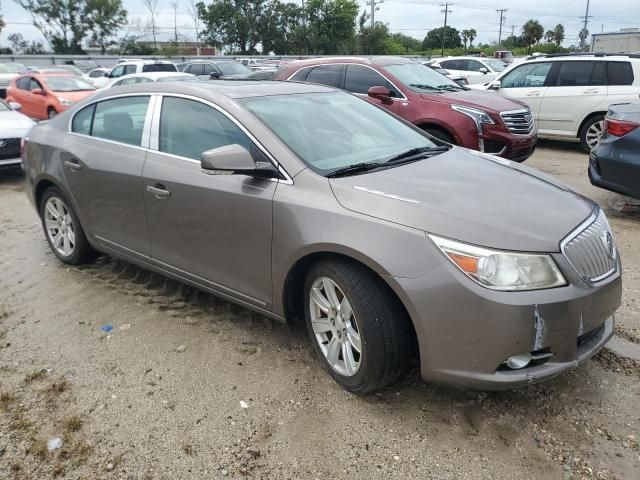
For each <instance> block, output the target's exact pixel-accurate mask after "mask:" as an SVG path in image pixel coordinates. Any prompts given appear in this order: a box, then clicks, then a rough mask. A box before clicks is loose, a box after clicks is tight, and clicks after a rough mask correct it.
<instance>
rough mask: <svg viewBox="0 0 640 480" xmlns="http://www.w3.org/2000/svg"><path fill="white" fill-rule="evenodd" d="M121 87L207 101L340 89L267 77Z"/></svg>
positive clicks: (103, 94) (125, 91)
mask: <svg viewBox="0 0 640 480" xmlns="http://www.w3.org/2000/svg"><path fill="white" fill-rule="evenodd" d="M118 88H119V94H122V95H125V94H131V93H151V94H153V93H159V94H162V93H166V94H171V93H177V94H183V95H193V96H196V97H200V98H203V99H205V100H207V99H208V100H215V99H216V98H217V97H219V96H224V97H227V98H230V99H240V98H248V97H266V96H273V95H291V94H302V93H321V92H335V91H339V90H338V89H336V88H332V87H326V86H324V85H315V84H310V83H303V82H278V81H268V80H256V81H252V80H209V81H206V82H159V83H139V84H134V85H124V86H121V87H118ZM107 90H108V89H107ZM107 96H108V97H112V96H114V93H113V91H110V92H107V91H101V92H99V93H98V94H96V95H95V96H94V97H92V98H93V99H94V100H100V98H102V97H107Z"/></svg>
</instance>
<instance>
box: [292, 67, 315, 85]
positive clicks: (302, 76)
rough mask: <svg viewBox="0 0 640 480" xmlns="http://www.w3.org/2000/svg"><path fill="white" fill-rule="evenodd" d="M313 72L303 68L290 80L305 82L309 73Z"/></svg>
mask: <svg viewBox="0 0 640 480" xmlns="http://www.w3.org/2000/svg"><path fill="white" fill-rule="evenodd" d="M310 71H311V69H310V68H302V69H300V70H298V71H297V72H296V74H295V75H294V76H293V77H291V78H290V79H289V80H296V81H298V82H304V80H305V78H307V75H308V74H309V72H310Z"/></svg>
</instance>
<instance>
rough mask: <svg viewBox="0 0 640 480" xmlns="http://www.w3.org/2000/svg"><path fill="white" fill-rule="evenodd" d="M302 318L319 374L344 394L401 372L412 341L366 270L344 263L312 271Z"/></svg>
mask: <svg viewBox="0 0 640 480" xmlns="http://www.w3.org/2000/svg"><path fill="white" fill-rule="evenodd" d="M304 292H305V299H306V300H305V318H306V322H307V328H308V331H309V335H310V336H311V340H312V343H313V348H314V350H315V351H316V354H317V355H318V357H319V358H320V361H321V362H322V364H323V366H324V368H325V369H326V370H328V372H329V374H330V375H331V376H332V377H333V378H334V379H335V380H336V382H338V383H339V384H340V385H341V386H342V387H343V388H345V389H346V390H348V391H350V392H353V393H357V394H366V393H369V392H372V391H374V390H377V389H380V388H382V387H384V386H386V385H388V384H390V383H391V382H393V381H394V380H396V379H397V377H398V376H399V375H400V374H401V373H402V372H403V371H404V370H405V368H406V367H407V365H408V361H409V356H410V354H411V351H412V345H413V337H412V332H411V329H410V326H409V320H408V318H407V317H406V313H405V311H404V309H402V308H401V306H400V305H399V303H398V301H397V299H395V298H394V297H393V296H392V294H391V293H390V292H389V290H388V287H386V285H384V284H383V283H382V281H381V280H380V279H379V278H377V277H376V276H375V275H374V274H373V273H371V272H370V271H368V270H367V269H366V268H364V267H362V266H360V265H358V264H355V263H351V262H348V261H345V260H328V261H323V262H320V263H317V264H316V265H314V266H313V267H312V268H311V270H310V271H309V273H308V275H307V279H306V282H305V289H304Z"/></svg>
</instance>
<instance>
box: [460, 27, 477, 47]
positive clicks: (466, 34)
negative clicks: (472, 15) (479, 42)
mask: <svg viewBox="0 0 640 480" xmlns="http://www.w3.org/2000/svg"><path fill="white" fill-rule="evenodd" d="M460 35H461V36H462V43H463V44H464V49H465V50H466V49H467V42H469V48H471V47H473V41H474V40H475V38H476V37H477V36H478V33H477V32H476V31H475V29H473V28H470V29H469V30H462V32H461V34H460Z"/></svg>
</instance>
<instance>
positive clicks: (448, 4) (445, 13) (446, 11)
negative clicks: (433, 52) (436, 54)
mask: <svg viewBox="0 0 640 480" xmlns="http://www.w3.org/2000/svg"><path fill="white" fill-rule="evenodd" d="M451 5H453V3H441V4H440V6H441V7H444V10H440V11H441V12H442V13H444V27H443V28H442V52H441V55H442V56H443V57H444V41H445V38H446V35H447V14H449V13H453V12H452V11H451V10H449V7H450V6H451Z"/></svg>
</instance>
